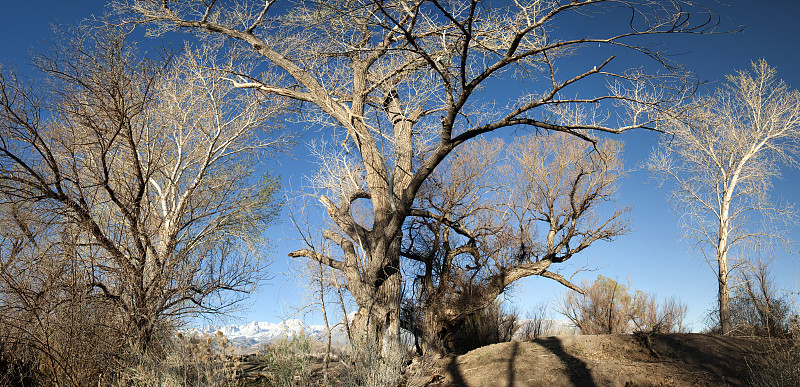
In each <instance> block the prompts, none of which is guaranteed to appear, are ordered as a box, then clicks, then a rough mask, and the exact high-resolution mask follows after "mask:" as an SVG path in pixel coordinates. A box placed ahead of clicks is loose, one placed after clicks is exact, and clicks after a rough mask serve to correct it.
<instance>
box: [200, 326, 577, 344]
mask: <svg viewBox="0 0 800 387" xmlns="http://www.w3.org/2000/svg"><path fill="white" fill-rule="evenodd" d="M544 322H545V323H544V326H543V328H545V329H544V330H545V331H546V332H545V335H563V334H568V335H569V334H576V333H578V332H577V330H576V329H575V328H574V327H573V326H572V325H571V324H570V323H569V321H567V320H544ZM527 324H530V320H527V319H523V320H520V321H519V325H520V328H521V329H519V330H517V332H516V335H515V336H517V337H518V338H519V337H520V336H522V334H523V332H524V331H525V326H526V325H527ZM195 331H196V332H198V333H201V334H209V335H212V334H215V333H216V332H217V331H220V332H222V334H223V335H225V337H227V338H228V340H229V341H230V342H231V343H232V344H233V345H235V346H237V347H239V348H241V349H242V350H244V351H248V352H249V351H255V350H258V349H259V348H260V347H262V346H263V345H265V344H270V343H273V342H275V341H276V340H278V339H281V338H285V337H290V336H293V335H296V334H299V333H300V332H303V333H304V334H306V335H308V336H311V338H313V339H315V340H317V341H319V342H322V343H324V342H325V341H326V338H325V335H326V333H325V326H324V325H309V324H306V323H304V322H302V321H301V320H298V319H289V320H286V321H283V322H280V323H270V322H263V321H253V322H251V323H248V324H243V325H226V326H220V325H208V326H205V327H203V328H200V329H197V330H195ZM403 339H404V340H403V341H405V342H406V343H408V344H411V343H413V338H412V337H411V335H410V334H409V333H408V332H405V331H404V332H403ZM331 341H332V344H334V345H345V344H347V333H346V331H345V329H344V327H343V326H342V325H341V324H339V325H337V326H335V327H333V329H332V331H331Z"/></svg>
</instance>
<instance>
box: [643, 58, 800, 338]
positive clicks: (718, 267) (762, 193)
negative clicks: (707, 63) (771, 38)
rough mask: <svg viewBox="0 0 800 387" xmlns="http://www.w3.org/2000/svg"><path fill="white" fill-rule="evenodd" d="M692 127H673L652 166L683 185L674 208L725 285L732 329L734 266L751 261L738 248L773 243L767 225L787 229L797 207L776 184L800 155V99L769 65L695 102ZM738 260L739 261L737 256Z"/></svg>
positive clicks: (726, 324) (725, 329)
mask: <svg viewBox="0 0 800 387" xmlns="http://www.w3.org/2000/svg"><path fill="white" fill-rule="evenodd" d="M694 106H696V107H695V108H694V109H693V110H692V111H691V114H690V117H691V119H690V120H673V121H671V123H670V125H669V126H668V130H667V134H665V136H664V139H663V141H662V143H661V147H660V149H658V150H657V151H655V152H654V153H653V154H652V156H651V158H650V160H649V163H648V166H649V168H650V169H651V170H652V171H654V172H655V173H656V176H658V178H659V179H661V181H662V182H672V183H674V184H675V189H674V191H673V194H672V197H671V200H672V201H673V203H674V204H675V205H676V207H677V209H678V210H679V212H680V213H681V214H682V217H681V218H682V220H683V221H684V224H683V225H684V227H685V234H686V236H687V237H690V238H694V239H696V240H697V241H698V244H697V248H698V250H699V251H700V253H702V254H703V256H704V257H705V259H706V260H707V261H708V262H709V263H711V264H712V270H714V271H715V274H716V278H717V283H718V297H719V322H720V327H721V329H722V333H723V334H728V333H729V332H730V331H731V330H732V329H733V325H732V323H731V301H730V286H729V280H730V276H731V263H732V262H734V261H735V260H736V259H745V260H746V259H747V257H746V253H747V252H746V251H742V250H741V249H739V250H738V251H737V248H739V247H742V246H744V244H745V242H747V241H753V240H754V238H761V237H764V236H769V235H773V236H775V234H774V233H772V232H770V231H769V229H767V230H764V229H763V228H762V227H761V226H760V224H763V223H764V222H762V221H766V223H768V222H769V221H776V220H777V221H784V220H786V219H787V218H788V217H791V216H792V212H791V210H792V209H791V208H790V207H781V206H778V205H775V204H773V203H771V201H770V200H769V196H768V194H769V191H770V188H771V186H772V183H771V181H772V179H774V178H776V177H778V176H779V175H780V172H781V168H782V167H783V166H786V165H790V166H796V165H797V161H798V159H797V157H798V155H800V92H798V91H797V90H791V89H789V88H788V87H787V86H786V84H785V83H783V81H781V80H779V79H777V78H776V71H775V68H773V67H770V66H769V65H768V64H767V63H766V61H764V60H759V61H757V62H754V63H753V66H752V70H751V71H749V72H748V71H739V72H737V73H736V74H734V75H730V76H728V77H727V84H726V85H724V86H723V87H721V88H720V89H718V90H716V92H715V93H714V94H712V95H711V96H709V97H707V98H703V99H701V100H698V101H695V103H694ZM736 253H738V255H737V254H736Z"/></svg>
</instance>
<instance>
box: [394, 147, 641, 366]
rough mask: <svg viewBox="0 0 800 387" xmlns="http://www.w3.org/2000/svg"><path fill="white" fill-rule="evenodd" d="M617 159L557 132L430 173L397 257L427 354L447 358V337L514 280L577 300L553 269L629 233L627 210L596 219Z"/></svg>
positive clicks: (479, 151)
mask: <svg viewBox="0 0 800 387" xmlns="http://www.w3.org/2000/svg"><path fill="white" fill-rule="evenodd" d="M503 149H505V150H506V152H505V155H504V156H505V157H500V151H501V150H503ZM621 151H622V149H621V144H619V143H617V142H614V141H603V142H599V143H598V144H596V145H595V146H592V145H591V144H590V143H588V142H586V141H582V140H580V139H578V138H575V137H574V136H570V135H567V134H564V133H554V134H551V135H539V136H525V137H521V138H518V139H517V140H516V141H514V143H512V144H509V145H506V144H505V143H504V142H503V141H500V140H496V141H493V142H487V141H482V140H478V141H474V142H472V143H470V144H465V145H464V146H462V147H461V148H459V149H458V150H456V151H454V152H453V154H452V155H451V156H450V157H449V158H448V160H446V161H445V162H443V163H442V165H440V166H439V168H437V170H436V171H435V172H434V173H433V174H432V175H431V177H430V178H429V179H428V180H427V182H426V183H425V185H423V187H422V188H421V189H420V192H419V194H418V197H417V201H416V202H415V207H414V208H413V209H412V212H411V214H412V219H411V220H410V221H409V222H408V227H407V228H406V234H405V235H406V236H405V238H404V246H403V249H402V251H401V254H402V255H403V257H405V258H407V259H409V260H410V262H409V264H408V265H406V266H407V267H409V268H411V269H410V270H409V274H410V275H411V277H412V278H413V280H414V293H415V296H416V298H417V299H418V300H419V303H420V307H421V309H422V311H423V312H422V313H423V318H422V319H423V321H424V323H425V335H426V336H428V337H426V343H427V344H428V345H427V347H428V348H426V349H434V350H442V349H445V350H449V349H451V347H452V346H451V345H450V342H451V340H452V333H453V329H454V328H455V327H457V326H459V325H460V324H461V323H462V322H463V321H464V319H465V318H466V317H467V316H470V315H472V314H475V313H477V312H480V311H482V310H484V309H485V308H486V307H487V306H488V305H490V304H491V303H492V302H495V300H496V299H497V298H498V296H500V295H501V294H502V293H503V292H504V291H505V290H507V289H508V288H509V287H510V286H511V285H512V284H513V283H514V282H515V281H517V280H519V279H521V278H525V277H528V276H541V277H545V278H549V279H552V280H555V281H557V282H559V283H561V284H563V285H565V286H567V287H568V288H570V289H572V290H575V291H578V292H580V293H582V292H583V291H582V290H581V289H580V288H579V287H578V286H576V285H574V284H572V283H571V282H569V280H568V279H566V278H564V277H563V276H562V275H560V274H558V272H557V271H555V270H553V269H552V265H559V264H563V263H564V262H567V261H568V260H569V259H570V258H572V257H573V256H575V255H576V254H579V253H580V252H581V251H583V250H585V249H586V248H588V247H589V246H590V245H592V244H593V243H594V242H596V241H599V240H605V241H610V240H613V239H614V238H615V237H617V236H619V235H622V234H624V233H626V232H627V231H628V227H627V220H626V219H625V218H624V215H625V214H626V213H627V209H618V210H616V211H609V212H607V213H603V212H601V211H600V207H601V206H602V205H603V204H604V203H605V202H610V201H612V200H613V199H614V193H615V191H616V189H615V183H616V181H617V180H618V179H619V178H620V177H621V176H622V175H623V174H624V171H623V168H622V163H621V158H620V153H621ZM434 343H435V344H440V345H443V346H444V348H436V345H435V344H434Z"/></svg>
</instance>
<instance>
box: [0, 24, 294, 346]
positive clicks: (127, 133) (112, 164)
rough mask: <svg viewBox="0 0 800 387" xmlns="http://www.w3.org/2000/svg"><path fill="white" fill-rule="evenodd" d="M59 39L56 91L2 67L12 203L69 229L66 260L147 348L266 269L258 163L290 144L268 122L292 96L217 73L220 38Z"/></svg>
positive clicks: (53, 76) (270, 183)
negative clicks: (166, 43)
mask: <svg viewBox="0 0 800 387" xmlns="http://www.w3.org/2000/svg"><path fill="white" fill-rule="evenodd" d="M57 47H58V50H55V51H53V52H52V53H51V54H46V55H41V56H39V57H37V58H36V63H37V65H38V66H39V67H40V69H41V70H42V71H43V72H44V74H45V75H46V77H47V78H46V79H45V82H46V83H41V84H46V85H47V87H46V88H37V89H34V88H33V87H32V86H30V85H27V84H24V83H23V82H22V81H21V80H20V78H18V77H16V76H14V75H13V74H2V75H0V191H2V193H3V196H2V199H3V203H2V204H3V205H7V206H11V207H10V208H15V207H14V206H28V207H29V208H36V209H37V211H39V212H40V213H42V214H43V215H44V216H45V218H48V217H49V218H51V219H56V220H57V221H58V223H59V224H60V226H59V227H61V228H63V229H64V230H66V231H69V232H70V233H71V234H70V237H71V238H73V239H74V241H75V243H74V245H75V246H77V247H76V249H75V251H74V252H73V253H71V254H64V255H63V256H62V257H61V258H59V259H63V260H67V261H68V263H66V262H65V263H64V264H68V265H72V266H74V268H75V269H74V270H77V271H78V272H79V273H80V274H81V276H80V277H81V278H83V281H84V282H83V283H82V285H84V286H85V287H86V289H87V290H85V291H88V292H89V293H90V294H91V295H94V296H97V297H101V298H103V299H104V300H105V301H107V302H108V303H109V304H111V305H114V307H115V308H117V310H118V312H119V313H120V315H121V316H123V320H124V325H125V326H128V327H130V329H131V331H132V332H131V333H130V335H129V336H128V337H129V338H130V340H131V342H132V343H134V344H136V345H137V346H138V347H139V349H141V350H148V349H151V347H152V345H153V344H154V343H156V342H157V341H156V339H157V338H158V335H159V333H160V332H163V331H162V329H163V328H170V327H172V326H173V324H177V323H180V322H181V321H182V320H183V319H184V318H185V317H186V316H187V315H192V314H194V313H198V312H218V311H222V310H225V309H226V308H227V307H229V306H230V305H232V304H233V303H235V302H236V301H238V300H239V299H241V297H242V295H243V294H245V293H247V292H248V291H250V290H251V289H253V286H254V285H255V284H256V283H257V282H258V281H259V280H260V279H261V273H262V271H263V269H264V267H265V262H266V261H265V260H264V259H263V257H262V256H263V254H261V252H260V250H261V249H263V248H267V247H268V246H267V244H266V241H265V240H264V239H263V238H262V235H263V234H262V232H263V228H264V227H265V226H267V225H268V224H270V223H271V222H273V220H274V219H275V216H276V213H277V209H278V207H279V201H278V200H276V199H275V193H276V190H277V189H278V187H279V183H278V181H277V180H276V179H274V178H272V177H270V176H269V174H267V173H265V172H263V171H262V170H261V169H259V168H258V163H257V161H258V158H259V157H263V156H266V155H268V154H269V153H270V152H274V151H276V150H278V149H280V147H282V146H283V145H285V144H286V141H287V140H288V137H287V136H286V135H285V134H277V135H276V134H275V133H273V132H271V127H270V126H269V125H268V123H269V120H270V119H272V118H274V117H276V116H277V115H278V113H279V112H280V111H281V110H283V109H284V108H285V105H284V104H283V103H282V102H280V101H276V100H275V99H274V98H271V97H269V96H264V95H256V94H254V93H253V92H252V91H249V90H242V89H237V88H234V87H232V85H231V84H230V82H228V81H227V80H225V79H223V78H222V75H224V74H221V73H220V72H219V71H216V70H209V69H211V68H216V67H220V66H221V67H224V66H225V64H224V63H216V62H213V59H214V58H215V57H216V56H217V55H218V54H219V52H218V51H216V50H215V49H214V48H213V47H209V46H203V47H201V48H197V49H191V48H187V49H186V50H185V52H183V53H182V54H180V55H177V56H176V57H174V58H166V59H159V58H155V59H153V58H151V59H148V58H145V57H144V56H143V55H141V54H139V53H137V52H136V51H135V50H134V49H133V48H132V47H131V46H130V45H129V44H128V43H126V40H125V36H124V35H123V34H120V33H119V31H118V30H113V29H112V30H108V29H96V28H85V29H76V30H75V31H74V32H72V33H69V34H67V35H66V36H65V38H64V39H63V40H62V41H61V42H60V43H59V44H58V45H57ZM30 243H33V242H30ZM12 250H13V248H12ZM153 349H155V348H153Z"/></svg>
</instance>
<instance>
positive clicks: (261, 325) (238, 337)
mask: <svg viewBox="0 0 800 387" xmlns="http://www.w3.org/2000/svg"><path fill="white" fill-rule="evenodd" d="M196 331H197V332H199V333H202V334H209V335H210V334H215V333H216V332H217V331H220V332H222V334H223V335H225V337H227V338H228V340H229V341H230V342H231V343H232V344H234V345H236V346H239V347H241V348H243V349H245V348H252V349H258V347H260V346H262V345H264V344H269V343H272V342H275V341H276V340H278V339H281V338H285V337H290V336H294V335H296V334H299V333H300V332H303V333H304V334H306V335H308V336H311V338H313V339H315V340H318V341H320V342H325V341H326V338H325V336H326V332H325V325H308V324H306V323H304V322H302V321H301V320H298V319H289V320H286V321H283V322H280V323H270V322H263V321H253V322H251V323H248V324H243V325H226V326H220V325H208V326H205V327H202V328H200V329H197V330H196ZM331 341H332V343H333V344H334V345H344V344H346V343H347V333H346V332H345V330H344V327H342V326H341V325H338V326H336V327H333V329H332V330H331Z"/></svg>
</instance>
